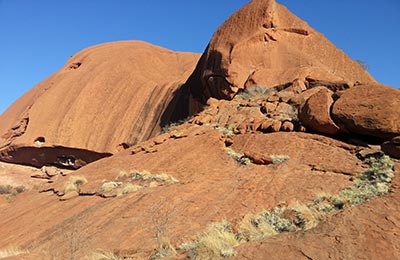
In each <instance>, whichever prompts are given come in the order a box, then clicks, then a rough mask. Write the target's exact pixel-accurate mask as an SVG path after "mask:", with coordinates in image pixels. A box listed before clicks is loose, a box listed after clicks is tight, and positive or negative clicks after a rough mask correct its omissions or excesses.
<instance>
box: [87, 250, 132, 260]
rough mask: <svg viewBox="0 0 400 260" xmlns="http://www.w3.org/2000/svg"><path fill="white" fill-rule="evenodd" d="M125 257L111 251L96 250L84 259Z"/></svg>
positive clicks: (116, 259)
mask: <svg viewBox="0 0 400 260" xmlns="http://www.w3.org/2000/svg"><path fill="white" fill-rule="evenodd" d="M124 259H125V258H124V257H122V256H119V255H117V254H115V253H114V252H112V251H98V252H95V253H93V254H92V255H91V256H90V257H87V258H86V260H124Z"/></svg>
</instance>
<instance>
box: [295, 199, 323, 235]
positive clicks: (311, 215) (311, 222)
mask: <svg viewBox="0 0 400 260" xmlns="http://www.w3.org/2000/svg"><path fill="white" fill-rule="evenodd" d="M291 209H292V210H294V211H295V212H296V213H297V214H296V220H295V224H296V225H297V226H299V227H301V228H302V229H304V230H308V229H311V228H313V227H315V226H317V225H318V223H319V222H320V221H321V220H323V214H321V213H320V212H318V211H317V210H316V209H314V208H312V207H309V206H307V205H305V204H296V205H294V206H293V207H291Z"/></svg>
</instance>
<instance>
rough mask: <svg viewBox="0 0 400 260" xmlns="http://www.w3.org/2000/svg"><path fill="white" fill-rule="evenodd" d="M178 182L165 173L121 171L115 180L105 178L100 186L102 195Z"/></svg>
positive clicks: (121, 193) (119, 194)
mask: <svg viewBox="0 0 400 260" xmlns="http://www.w3.org/2000/svg"><path fill="white" fill-rule="evenodd" d="M176 183H179V180H178V179H176V178H174V177H173V176H171V175H168V174H166V173H160V174H155V173H151V172H149V171H146V170H144V171H137V170H131V171H121V172H120V173H119V175H118V176H117V178H116V179H115V181H107V180H105V181H104V182H103V184H102V186H101V190H102V193H103V196H105V195H106V194H108V195H107V196H122V195H126V194H129V193H132V192H136V191H139V190H142V189H146V188H155V187H158V186H162V185H172V184H176Z"/></svg>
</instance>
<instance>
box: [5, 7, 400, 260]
mask: <svg viewBox="0 0 400 260" xmlns="http://www.w3.org/2000/svg"><path fill="white" fill-rule="evenodd" d="M197 58H198V56H197V55H195V54H190V53H173V52H171V51H168V50H165V49H162V48H159V47H155V46H152V45H149V44H145V43H142V42H121V43H111V44H104V45H99V46H95V47H92V48H89V49H86V50H84V51H82V52H81V53H79V54H77V55H75V56H74V57H72V58H71V60H70V61H69V62H68V63H67V65H66V66H65V67H64V68H63V69H62V70H60V71H59V72H57V73H56V74H54V75H53V76H51V77H50V78H48V79H47V80H45V81H44V82H42V83H40V84H39V85H38V86H36V87H35V88H34V89H32V90H31V91H30V92H28V93H27V94H26V95H25V96H23V97H22V98H21V99H20V100H18V101H17V102H16V103H15V104H14V105H13V106H12V107H11V108H10V109H9V110H8V111H7V112H6V113H4V114H3V115H1V116H0V133H1V135H2V139H1V141H2V143H1V146H0V147H1V149H0V159H1V160H3V161H6V162H13V163H25V164H27V163H28V162H29V164H31V165H34V166H36V167H40V166H41V165H45V164H51V165H58V166H63V167H69V168H72V169H70V170H66V169H62V170H61V169H58V168H54V167H47V166H46V167H42V169H41V170H38V169H32V168H30V167H25V166H20V165H12V167H10V165H9V164H5V163H3V162H1V163H0V234H1V235H0V252H1V250H2V249H3V248H7V247H9V246H10V245H11V246H12V248H14V247H15V248H18V247H21V248H22V249H27V251H29V253H27V254H25V255H21V256H16V257H15V258H10V259H21V257H24V259H31V260H39V259H40V260H41V259H55V258H57V259H60V258H62V259H73V258H74V259H86V257H90V256H91V254H92V253H93V251H95V250H98V249H108V250H110V251H107V254H108V253H109V252H115V253H116V254H117V253H118V254H119V256H118V257H115V258H118V259H120V258H121V259H122V258H124V259H156V258H158V257H160V256H163V253H164V252H165V251H176V255H174V256H171V257H170V258H168V259H187V258H188V257H189V256H193V254H195V253H196V252H195V251H196V250H193V248H189V247H192V246H193V245H194V246H195V245H196V244H197V243H200V242H201V241H202V240H203V239H197V240H196V236H197V235H198V234H205V231H206V230H207V226H209V225H210V224H213V223H220V222H221V221H223V220H226V221H227V222H229V223H230V224H231V225H232V229H231V230H230V228H228V226H227V225H223V226H224V230H218V232H216V233H217V237H216V238H213V237H211V238H210V239H211V240H209V243H207V242H205V244H210V245H212V246H223V248H221V249H219V251H220V252H217V253H219V254H218V256H215V257H213V256H204V257H195V258H196V259H219V257H221V256H224V257H225V256H228V255H230V256H233V251H235V253H236V254H235V255H234V256H233V258H232V259H235V257H236V259H352V258H355V259H396V258H398V256H399V255H400V248H399V246H398V245H400V236H399V235H398V234H399V230H400V215H399V214H398V212H399V211H400V176H399V172H400V171H399V169H400V164H399V162H398V161H395V160H392V159H389V158H388V157H386V156H383V154H382V151H383V152H385V153H387V154H390V155H391V156H393V157H398V152H399V147H400V137H399V136H400V132H399V124H400V121H399V120H400V115H399V113H400V107H399V102H400V96H399V90H396V89H393V88H389V87H386V86H380V85H377V84H375V83H368V84H364V85H359V84H358V83H357V84H353V83H354V82H356V81H360V82H373V81H374V80H373V79H372V78H371V77H370V75H369V74H368V73H367V72H365V71H364V70H362V69H361V68H360V67H359V66H358V64H356V63H355V62H353V61H352V60H350V59H349V58H348V57H347V56H346V55H345V54H344V53H342V52H341V51H340V50H338V49H336V48H335V47H334V46H333V45H332V44H331V43H329V42H328V41H327V40H326V39H325V38H324V37H323V36H322V35H321V34H319V33H317V32H315V31H314V30H313V29H311V28H310V27H309V26H308V25H307V24H306V23H304V22H303V21H301V20H300V19H298V18H297V17H295V16H294V15H293V14H291V13H290V12H289V11H287V10H286V9H285V8H284V7H283V6H281V5H279V4H276V3H275V2H274V1H270V0H254V1H252V2H251V3H249V4H248V5H246V6H245V7H244V8H243V9H241V10H240V11H238V12H237V13H236V14H234V15H233V16H232V17H231V18H230V19H228V20H227V22H225V23H224V24H223V25H222V26H221V28H220V29H218V31H217V32H216V33H215V35H214V37H213V39H212V40H211V42H210V44H209V46H208V48H207V50H206V52H205V53H204V54H203V56H202V58H201V60H200V61H199V63H198V65H197V68H196V70H195V72H194V73H193V74H192V75H191V77H190V79H189V80H187V77H188V76H189V74H190V73H191V70H192V69H193V68H194V63H195V61H196V59H197ZM184 81H186V84H185V85H184V86H183V87H181V88H180V87H179V85H180V83H182V82H184ZM243 88H245V90H243V91H240V92H238V91H239V90H240V89H243ZM210 97H211V98H210ZM212 97H215V98H212ZM226 99H228V100H226ZM203 104H207V106H206V107H204V106H203ZM200 105H201V111H200V110H199V108H200ZM195 110H199V111H200V112H198V113H196V114H192V117H191V118H190V119H187V120H186V121H185V122H183V123H182V124H179V125H170V126H169V128H168V130H167V131H166V132H165V133H163V134H160V135H158V136H155V135H156V134H157V133H158V132H159V131H160V126H161V125H163V124H164V123H166V122H169V121H171V118H176V117H180V116H182V115H185V113H186V112H188V113H189V112H190V111H191V112H193V111H195ZM343 132H347V133H349V134H343V135H342V133H343ZM325 135H330V136H325ZM364 135H367V136H375V137H377V138H376V139H378V140H381V141H382V139H386V140H388V141H387V142H384V143H383V144H382V145H381V150H380V147H379V146H378V145H376V143H374V144H375V145H370V144H369V143H368V139H367V140H364V139H362V138H361V139H362V140H355V141H350V139H351V138H353V140H354V139H357V137H363V136H364ZM153 136H154V137H153ZM338 136H340V140H337V139H338ZM349 136H350V137H349ZM394 136H398V137H394ZM393 137H394V138H393ZM349 138H350V139H349ZM389 140H390V141H389ZM374 141H375V140H374ZM119 144H121V145H119ZM131 144H136V145H134V146H131ZM118 145H119V147H120V148H122V149H121V151H120V152H118V153H115V154H111V153H113V152H114V151H116V150H117V148H116V146H118ZM104 157H108V158H104ZM378 158H380V159H382V158H383V159H385V160H384V161H374V160H378ZM98 159H101V160H98ZM366 159H368V160H366ZM96 160H98V161H96ZM93 161H96V162H95V163H90V162H93ZM368 161H369V162H368ZM393 161H394V163H393ZM371 162H374V163H373V164H372V168H369V167H370V166H371V164H370V163H371ZM392 163H393V164H392ZM393 165H394V167H393ZM81 166H84V167H81ZM19 167H21V168H19ZM367 169H368V170H367ZM392 170H394V171H392ZM360 173H365V174H364V175H362V174H361V175H360ZM366 173H368V174H366ZM392 174H394V175H395V176H394V177H393V179H392ZM29 176H32V177H33V178H34V179H32V178H29ZM359 176H363V177H362V178H363V179H362V180H361V179H360V178H361V177H359ZM364 178H365V179H364ZM28 179H29V181H28ZM369 179H371V180H369ZM378 179H382V180H384V183H382V182H379V181H378V182H375V181H377V180H378ZM36 181H40V182H36ZM5 185H9V186H11V185H12V186H13V187H8V186H5ZM17 185H18V186H19V185H25V186H26V187H27V189H26V190H25V189H22V190H24V191H23V192H21V194H16V193H15V194H5V195H3V194H4V193H5V192H9V191H10V190H12V191H17V188H18V186H17ZM371 185H372V186H371ZM14 186H15V187H14ZM19 188H21V187H19ZM7 190H8V191H7ZM19 190H20V189H19ZM383 194H385V195H383ZM373 195H376V196H375V197H373ZM295 208H298V210H299V211H295V210H294V209H295ZM300 208H303V210H301V211H300ZM307 208H308V210H307ZM279 210H282V211H283V212H282V214H278V213H277V212H278V211H279ZM268 212H269V213H268ZM273 212H275V213H273ZM296 212H297V213H296ZM272 213H273V214H272ZM254 214H258V215H257V216H256V215H254ZM260 214H262V215H263V216H262V217H261V215H260ZM251 215H253V219H251V218H248V217H249V216H250V217H251ZM16 216H18V217H16ZM254 216H255V217H254ZM266 217H267V218H268V225H267V223H264V222H265V221H267V219H266ZM246 219H247V220H251V222H250V221H247V222H248V223H247V224H246V222H245V221H244V220H246ZM263 219H264V220H263ZM287 221H289V222H290V223H292V222H293V223H292V224H290V223H289V224H290V225H291V227H288V223H287ZM27 223H29V225H26V224H27ZM244 224H245V225H244ZM307 224H312V225H310V226H309V228H308V227H307V228H305V225H307ZM246 225H247V227H246ZM293 225H296V227H294V226H293ZM268 226H270V227H269V228H267V230H265V229H266V227H268ZM285 226H286V227H285ZM301 226H304V228H303V227H301ZM284 227H285V228H284ZM298 227H301V228H300V229H299V228H298ZM243 228H244V229H243ZM255 228H259V229H260V230H258V231H257V230H254V229H255ZM272 228H274V230H272ZM278 228H279V230H277V229H278ZM292 228H294V229H292ZM228 229H229V230H230V231H232V232H236V233H235V237H241V238H242V239H241V243H240V245H238V246H237V247H236V248H234V249H230V248H229V246H227V244H229V243H230V242H231V241H230V242H229V241H220V240H221V239H223V237H226V239H228V240H232V239H231V236H225V235H224V234H225V232H227V231H229V230H228ZM246 229H247V231H251V230H253V231H252V232H253V233H255V234H253V235H252V236H253V237H257V238H260V239H257V241H252V242H250V239H249V241H246V239H247V236H246V232H247V231H246ZM261 229H262V230H261ZM261 231H262V232H261ZM275 231H276V232H278V231H279V233H280V234H276V232H275ZM289 231H290V232H289ZM238 232H239V233H238ZM265 232H266V233H265ZM271 232H272V233H271ZM281 232H283V233H281ZM258 233H264V234H262V236H259V235H260V234H258ZM93 234H96V235H93ZM270 235H272V236H270ZM138 237H139V238H140V239H137V238H138ZM206 237H207V236H206ZM249 238H250V237H249ZM194 240H195V241H194ZM234 240H235V241H236V239H234ZM193 241H194V243H192V242H193ZM210 241H211V242H210ZM235 244H236V243H235ZM206 246H207V245H206ZM206 246H204V247H203V248H201V247H200V250H198V251H199V252H200V251H201V249H204V250H203V251H204V252H203V253H208V252H206V251H218V250H213V249H210V250H207V248H205V247H206ZM171 248H174V250H172V249H171ZM188 248H189V250H188ZM169 249H170V250H169ZM175 249H176V250H175ZM184 249H186V250H188V252H186V253H185V252H184V251H185V250H184ZM161 250H162V251H161ZM200 253H202V252H200ZM110 254H111V253H110ZM183 254H186V255H183ZM110 257H111V258H113V257H112V256H110ZM189 258H190V257H189Z"/></svg>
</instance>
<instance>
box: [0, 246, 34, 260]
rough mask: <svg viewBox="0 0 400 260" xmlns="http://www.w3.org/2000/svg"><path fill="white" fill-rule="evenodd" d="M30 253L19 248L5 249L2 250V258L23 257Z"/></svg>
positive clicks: (0, 255) (0, 252)
mask: <svg viewBox="0 0 400 260" xmlns="http://www.w3.org/2000/svg"><path fill="white" fill-rule="evenodd" d="M27 252H28V251H26V250H22V249H21V248H19V247H8V248H5V249H0V258H8V257H12V256H17V255H22V254H25V253H27Z"/></svg>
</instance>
